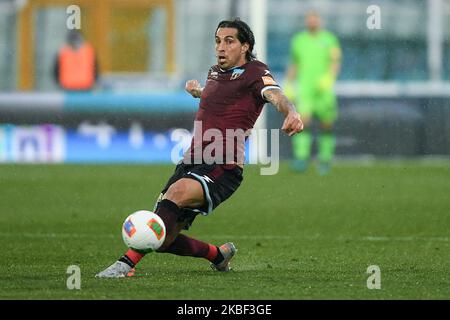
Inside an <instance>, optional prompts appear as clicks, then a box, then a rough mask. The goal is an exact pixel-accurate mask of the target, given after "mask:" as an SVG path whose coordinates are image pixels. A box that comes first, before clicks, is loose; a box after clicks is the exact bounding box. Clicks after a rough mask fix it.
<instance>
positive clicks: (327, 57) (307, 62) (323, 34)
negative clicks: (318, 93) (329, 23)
mask: <svg viewBox="0 0 450 320" xmlns="http://www.w3.org/2000/svg"><path fill="white" fill-rule="evenodd" d="M339 47H340V45H339V41H338V39H337V38H336V37H335V36H334V35H333V34H332V33H330V32H328V31H325V30H322V31H319V32H318V33H316V34H315V35H313V34H311V33H310V32H308V31H303V32H300V33H298V34H296V35H295V36H294V38H293V39H292V42H291V52H290V54H291V60H292V62H293V63H294V64H295V65H296V66H297V78H298V81H299V84H300V85H303V86H304V87H310V86H314V85H315V84H316V83H317V81H319V79H320V78H321V77H323V76H324V75H325V74H326V73H328V72H329V71H330V67H331V51H332V49H333V48H339Z"/></svg>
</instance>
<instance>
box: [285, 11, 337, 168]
mask: <svg viewBox="0 0 450 320" xmlns="http://www.w3.org/2000/svg"><path fill="white" fill-rule="evenodd" d="M305 23H306V26H307V30H306V31H303V32H299V33H297V34H295V35H294V37H293V39H292V41H291V49H290V56H291V65H290V66H289V68H288V72H287V76H286V91H285V92H286V95H287V96H288V98H289V99H292V100H293V101H294V100H295V104H296V107H297V110H298V111H299V112H300V113H301V115H302V119H303V124H304V125H305V130H304V132H303V133H302V134H301V135H297V136H295V137H294V138H293V140H292V143H293V153H294V161H293V163H292V168H293V169H294V170H296V171H305V170H306V169H307V167H308V163H309V160H310V157H311V145H312V133H311V130H310V123H311V120H312V118H313V117H314V118H316V119H317V120H318V121H319V122H320V134H319V137H318V147H319V152H318V160H319V165H318V169H319V173H320V174H326V173H328V172H329V170H330V168H331V166H330V165H331V161H332V159H333V157H334V151H335V144H336V142H335V136H334V132H333V124H334V122H335V121H336V118H337V103H336V95H335V93H334V89H333V85H334V82H335V80H336V77H337V76H338V73H339V71H340V66H341V49H340V45H339V41H338V39H337V38H336V37H335V36H334V35H333V34H332V33H330V32H329V31H326V30H323V29H321V18H320V16H319V14H318V13H317V12H315V11H311V12H309V13H308V14H307V15H306V18H305ZM295 78H297V79H296V80H297V81H296V85H295V86H293V83H294V80H295ZM289 89H290V90H289ZM290 91H292V92H290Z"/></svg>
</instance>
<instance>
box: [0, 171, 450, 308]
mask: <svg viewBox="0 0 450 320" xmlns="http://www.w3.org/2000/svg"><path fill="white" fill-rule="evenodd" d="M173 169H174V166H173V165H171V166H150V165H149V166H131V165H130V166H127V165H122V166H115V165H111V166H100V165H97V166H96V165H92V166H87V165H86V166H83V165H50V166H48V165H47V166H46V165H33V166H31V165H2V166H0V242H1V247H2V249H1V251H0V299H448V298H450V272H449V270H450V259H449V252H450V164H449V163H448V162H442V163H441V164H428V165H427V164H423V163H421V162H397V163H387V162H377V163H375V164H374V165H371V166H361V165H349V164H340V165H339V164H338V165H336V166H335V168H334V169H333V171H332V172H331V174H329V175H328V176H325V177H321V176H319V175H317V174H316V173H315V171H314V170H311V171H309V172H307V173H305V174H293V173H292V172H290V171H289V169H288V166H287V164H282V166H281V168H280V172H279V173H278V174H277V175H273V176H261V175H259V168H258V167H256V166H248V167H246V168H245V172H244V176H245V178H244V182H243V184H242V186H241V187H240V189H239V190H238V191H237V192H236V193H235V194H234V195H233V196H232V197H231V198H230V199H229V200H228V201H226V202H225V203H223V204H222V205H221V206H219V207H218V208H217V209H216V210H215V211H214V212H213V213H212V214H211V215H210V216H208V217H200V216H199V217H198V218H197V219H196V221H195V223H194V225H193V227H192V228H191V230H189V231H188V232H187V234H188V235H190V236H193V237H196V238H198V239H202V240H204V241H207V242H212V243H214V244H217V245H220V244H222V243H224V242H227V241H233V242H234V243H235V244H236V246H237V248H238V253H237V255H236V257H235V258H234V260H233V264H232V267H233V269H234V270H233V271H232V272H229V273H227V274H221V273H217V272H214V271H213V270H211V269H210V268H209V263H208V262H207V261H206V260H203V259H196V258H191V257H178V256H174V255H170V254H160V253H152V254H149V255H148V256H146V257H145V258H144V260H143V261H142V262H141V264H140V265H139V266H138V268H137V272H136V277H134V278H127V279H96V278H94V275H95V273H97V272H98V271H100V270H101V269H103V268H105V267H107V266H108V265H109V264H110V263H112V262H113V261H114V260H115V259H117V258H118V257H119V256H120V255H121V254H122V253H123V252H124V251H125V249H126V248H125V246H124V244H123V242H122V239H121V229H120V228H121V224H122V222H123V220H124V218H125V217H126V216H127V215H128V214H130V213H131V212H133V211H136V210H139V209H152V207H153V204H154V201H155V199H156V198H157V196H158V194H159V191H160V189H161V188H162V187H163V185H164V184H165V182H166V181H167V179H168V178H169V176H170V175H171V173H172V171H173ZM70 265H77V266H79V267H80V270H81V289H80V290H69V289H67V287H66V281H67V278H68V277H69V276H70V275H69V274H67V268H68V267H69V266H70ZM370 265H377V266H379V268H380V270H381V277H380V279H381V289H379V290H377V289H372V290H369V289H368V288H367V279H368V277H369V276H370V275H369V274H368V273H367V268H368V267H369V266H370Z"/></svg>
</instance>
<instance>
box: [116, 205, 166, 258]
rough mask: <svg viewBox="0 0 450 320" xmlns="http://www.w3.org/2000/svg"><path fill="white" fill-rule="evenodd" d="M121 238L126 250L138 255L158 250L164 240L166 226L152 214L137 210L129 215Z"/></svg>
mask: <svg viewBox="0 0 450 320" xmlns="http://www.w3.org/2000/svg"><path fill="white" fill-rule="evenodd" d="M122 238H123V241H124V242H125V244H126V245H127V247H128V248H130V249H133V250H134V251H137V252H140V253H148V252H152V251H154V250H157V249H159V247H161V245H162V244H163V242H164V239H165V238H166V226H165V225H164V222H163V221H162V219H161V218H160V217H159V216H158V215H157V214H155V213H154V212H151V211H147V210H139V211H136V212H134V213H132V214H130V215H129V216H128V217H127V218H126V219H125V222H124V223H123V226H122Z"/></svg>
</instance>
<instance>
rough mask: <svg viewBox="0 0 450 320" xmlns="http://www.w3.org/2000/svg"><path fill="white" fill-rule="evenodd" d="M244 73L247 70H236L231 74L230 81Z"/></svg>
mask: <svg viewBox="0 0 450 320" xmlns="http://www.w3.org/2000/svg"><path fill="white" fill-rule="evenodd" d="M244 71H245V69H239V68H236V69H234V70H233V73H232V74H231V78H230V80H234V79H237V78H238V77H239V76H240V75H241V74H243V73H244Z"/></svg>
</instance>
